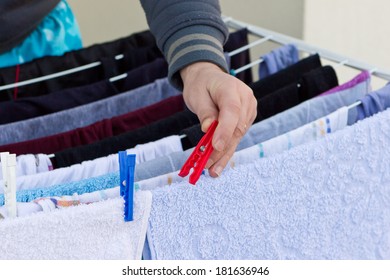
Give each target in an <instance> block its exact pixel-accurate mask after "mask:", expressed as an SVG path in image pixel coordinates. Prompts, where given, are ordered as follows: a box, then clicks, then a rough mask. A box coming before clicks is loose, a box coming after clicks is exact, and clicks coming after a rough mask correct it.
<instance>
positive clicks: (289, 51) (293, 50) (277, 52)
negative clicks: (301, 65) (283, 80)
mask: <svg viewBox="0 0 390 280" xmlns="http://www.w3.org/2000/svg"><path fill="white" fill-rule="evenodd" d="M262 59H263V61H262V62H261V63H260V65H259V78H260V79H264V78H265V77H267V76H269V75H271V74H274V73H276V72H278V71H280V70H282V69H284V68H287V67H288V66H290V65H293V64H294V63H297V62H298V60H299V54H298V49H297V47H296V46H295V45H292V44H287V45H283V46H281V47H279V48H277V49H274V50H272V51H271V52H269V53H267V54H266V55H264V56H263V57H262Z"/></svg>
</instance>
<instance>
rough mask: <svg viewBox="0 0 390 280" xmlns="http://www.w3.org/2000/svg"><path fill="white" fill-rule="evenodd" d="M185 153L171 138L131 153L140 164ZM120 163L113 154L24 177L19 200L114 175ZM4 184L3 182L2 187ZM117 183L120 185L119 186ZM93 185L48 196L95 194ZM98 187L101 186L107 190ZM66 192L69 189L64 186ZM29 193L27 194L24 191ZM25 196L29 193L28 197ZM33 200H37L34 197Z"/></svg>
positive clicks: (0, 199)
mask: <svg viewBox="0 0 390 280" xmlns="http://www.w3.org/2000/svg"><path fill="white" fill-rule="evenodd" d="M178 151H183V148H182V145H181V141H180V137H179V136H170V137H166V138H162V139H159V140H158V141H155V142H150V143H146V144H143V145H138V146H136V147H134V148H132V149H129V150H127V152H128V154H135V155H137V156H136V162H137V164H139V163H141V162H143V161H150V160H152V159H155V158H158V157H162V156H165V155H169V154H171V153H173V152H178ZM118 170H119V163H118V155H117V154H112V155H110V156H107V157H103V158H98V159H95V160H92V161H85V162H82V163H81V164H77V165H72V166H69V167H67V168H60V169H55V170H53V171H49V172H44V173H38V174H34V175H30V176H22V177H18V178H17V183H16V187H17V190H18V192H17V199H18V201H31V200H33V199H35V198H37V197H42V195H43V194H44V193H46V192H48V190H47V189H48V188H51V187H53V188H55V187H56V185H58V184H65V183H69V182H77V181H80V180H83V179H86V178H94V177H98V176H100V175H104V174H110V173H112V172H118ZM1 184H2V181H0V185H1ZM116 184H117V183H116ZM92 185H93V184H90V185H88V188H82V191H73V192H71V193H69V192H65V191H64V192H63V193H62V192H60V193H52V194H48V195H45V196H62V195H65V194H66V195H72V194H73V193H78V194H82V193H84V192H86V190H89V191H93V189H92V188H93V187H92ZM104 186H105V185H103V186H98V187H104ZM110 187H113V186H112V185H108V184H107V186H106V188H110ZM64 190H66V188H65V187H64ZM24 191H25V192H24ZM2 193H3V189H2V188H0V194H2ZM25 193H27V194H26V195H25ZM32 197H33V198H32ZM3 203H4V196H3V195H0V205H2V204H3Z"/></svg>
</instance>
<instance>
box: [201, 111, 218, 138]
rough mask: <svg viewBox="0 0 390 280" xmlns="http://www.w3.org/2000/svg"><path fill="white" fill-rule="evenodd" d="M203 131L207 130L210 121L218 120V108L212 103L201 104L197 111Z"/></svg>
mask: <svg viewBox="0 0 390 280" xmlns="http://www.w3.org/2000/svg"><path fill="white" fill-rule="evenodd" d="M197 115H198V118H199V121H200V124H201V128H202V131H203V132H205V133H206V132H207V130H208V129H209V127H210V125H211V123H212V122H213V121H214V120H218V110H217V108H216V107H215V105H214V104H212V105H211V104H210V105H209V106H202V109H201V110H200V111H199V112H198V113H197Z"/></svg>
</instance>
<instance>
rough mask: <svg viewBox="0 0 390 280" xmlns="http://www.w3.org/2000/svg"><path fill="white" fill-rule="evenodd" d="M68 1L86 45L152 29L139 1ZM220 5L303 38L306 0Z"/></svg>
mask: <svg viewBox="0 0 390 280" xmlns="http://www.w3.org/2000/svg"><path fill="white" fill-rule="evenodd" d="M161 1H163V0H161ZM183 1H184V0H183ZM68 2H69V4H70V5H71V7H72V9H73V12H74V13H75V15H76V17H77V20H78V22H79V25H80V29H81V33H82V36H83V41H84V45H85V46H89V45H91V44H93V43H100V42H105V41H108V40H114V39H117V38H119V37H123V36H127V35H129V34H130V33H133V32H137V31H141V30H145V29H147V28H148V26H147V23H146V19H145V16H144V12H143V10H142V7H141V4H140V2H139V1H138V0H110V1H107V0H81V1H80V0H68ZM220 4H221V9H222V13H223V14H225V15H227V16H232V17H235V18H237V19H240V20H242V21H245V22H249V23H252V24H255V25H260V26H263V27H266V28H271V29H273V30H275V31H279V32H283V33H286V34H289V35H291V36H295V37H302V29H303V0H294V1H291V0H273V1H269V0H245V1H237V0H220Z"/></svg>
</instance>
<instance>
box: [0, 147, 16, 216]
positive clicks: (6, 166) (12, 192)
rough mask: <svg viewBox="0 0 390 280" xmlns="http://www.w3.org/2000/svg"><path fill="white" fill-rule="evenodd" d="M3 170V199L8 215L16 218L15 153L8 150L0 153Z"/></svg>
mask: <svg viewBox="0 0 390 280" xmlns="http://www.w3.org/2000/svg"><path fill="white" fill-rule="evenodd" d="M1 167H2V171H3V182H4V199H5V207H6V210H7V212H8V217H10V218H16V215H17V208H16V155H15V154H9V153H8V152H4V153H1Z"/></svg>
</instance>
